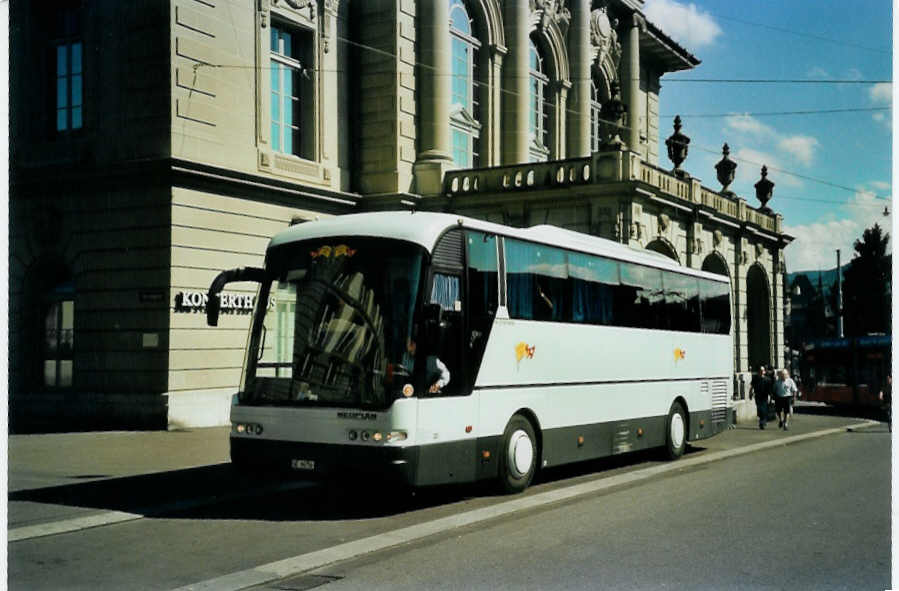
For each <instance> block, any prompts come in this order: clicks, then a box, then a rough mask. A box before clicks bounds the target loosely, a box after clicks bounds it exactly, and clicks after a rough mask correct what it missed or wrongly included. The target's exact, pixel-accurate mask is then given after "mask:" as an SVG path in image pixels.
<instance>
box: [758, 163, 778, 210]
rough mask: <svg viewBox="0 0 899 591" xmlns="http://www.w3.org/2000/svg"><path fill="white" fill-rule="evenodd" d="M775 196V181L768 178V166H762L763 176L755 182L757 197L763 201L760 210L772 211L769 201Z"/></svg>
mask: <svg viewBox="0 0 899 591" xmlns="http://www.w3.org/2000/svg"><path fill="white" fill-rule="evenodd" d="M773 196H774V183H773V182H771V181H769V180H768V167H767V166H762V178H761V180H760V181H759V182H757V183H756V184H755V197H756V199H758V200H759V202H761V204H762V206H761V208H759V211H763V212H765V213H771V208H770V207H768V202H769V201H771V198H772V197H773Z"/></svg>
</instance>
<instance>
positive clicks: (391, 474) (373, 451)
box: [231, 436, 418, 485]
mask: <svg viewBox="0 0 899 591" xmlns="http://www.w3.org/2000/svg"><path fill="white" fill-rule="evenodd" d="M231 461H232V462H233V463H234V464H235V465H237V466H239V467H242V468H249V469H260V470H277V471H282V470H283V471H285V472H290V473H293V474H295V475H297V476H305V477H309V478H324V479H338V478H341V477H343V476H362V477H373V478H377V479H385V480H393V481H399V482H401V483H402V484H406V485H412V484H414V482H415V474H416V470H417V466H418V447H414V446H413V447H397V446H385V445H379V446H376V445H340V444H331V443H327V444H326V443H306V442H293V441H271V440H265V439H250V438H245V437H233V436H232V437H231Z"/></svg>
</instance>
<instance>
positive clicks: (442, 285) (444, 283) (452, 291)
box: [431, 273, 460, 310]
mask: <svg viewBox="0 0 899 591" xmlns="http://www.w3.org/2000/svg"><path fill="white" fill-rule="evenodd" d="M458 301H460V300H459V277H458V276H456V275H444V274H443V273H435V274H434V285H433V286H432V287H431V303H432V304H440V307H441V308H443V309H444V310H455V309H456V307H455V303H456V302H458Z"/></svg>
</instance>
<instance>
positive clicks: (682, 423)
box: [665, 401, 687, 460]
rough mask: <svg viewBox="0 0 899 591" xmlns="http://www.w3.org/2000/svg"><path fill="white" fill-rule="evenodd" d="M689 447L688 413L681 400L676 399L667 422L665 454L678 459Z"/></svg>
mask: <svg viewBox="0 0 899 591" xmlns="http://www.w3.org/2000/svg"><path fill="white" fill-rule="evenodd" d="M686 449H687V413H686V412H685V411H684V407H683V405H682V404H681V403H680V402H677V401H675V402H674V404H672V405H671V410H670V411H668V420H667V421H666V422H665V456H666V457H667V458H668V459H669V460H676V459H678V458H679V457H681V456H682V455H684V451H685V450H686Z"/></svg>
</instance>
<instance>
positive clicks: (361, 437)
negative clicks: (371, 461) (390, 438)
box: [359, 431, 371, 441]
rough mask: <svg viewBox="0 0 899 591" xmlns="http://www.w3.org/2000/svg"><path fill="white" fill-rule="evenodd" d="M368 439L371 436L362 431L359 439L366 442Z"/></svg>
mask: <svg viewBox="0 0 899 591" xmlns="http://www.w3.org/2000/svg"><path fill="white" fill-rule="evenodd" d="M370 438H371V434H370V433H369V432H368V431H363V432H362V433H361V434H360V435H359V439H361V440H362V441H368V440H369V439H370Z"/></svg>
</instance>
